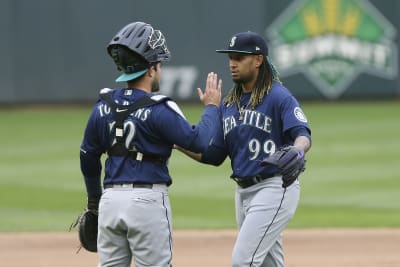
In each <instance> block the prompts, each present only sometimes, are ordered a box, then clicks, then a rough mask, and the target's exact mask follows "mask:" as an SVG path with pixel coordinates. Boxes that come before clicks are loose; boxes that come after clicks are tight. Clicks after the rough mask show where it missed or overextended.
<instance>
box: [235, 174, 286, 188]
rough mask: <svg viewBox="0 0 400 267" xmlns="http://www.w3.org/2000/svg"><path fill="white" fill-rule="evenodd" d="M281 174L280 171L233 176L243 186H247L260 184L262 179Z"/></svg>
mask: <svg viewBox="0 0 400 267" xmlns="http://www.w3.org/2000/svg"><path fill="white" fill-rule="evenodd" d="M277 175H279V173H271V174H269V173H268V174H258V175H256V176H251V177H244V178H240V177H231V178H232V179H233V180H234V181H235V182H236V183H237V184H238V185H239V186H240V187H241V188H247V187H250V186H252V185H255V184H258V183H259V182H261V181H264V180H265V179H268V178H271V177H274V176H277Z"/></svg>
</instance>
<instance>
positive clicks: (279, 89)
mask: <svg viewBox="0 0 400 267" xmlns="http://www.w3.org/2000/svg"><path fill="white" fill-rule="evenodd" d="M270 95H271V96H273V97H276V98H286V97H288V96H292V93H291V92H290V91H289V89H287V88H286V87H285V86H284V85H283V84H282V83H280V82H276V81H274V82H273V83H272V87H271V90H270Z"/></svg>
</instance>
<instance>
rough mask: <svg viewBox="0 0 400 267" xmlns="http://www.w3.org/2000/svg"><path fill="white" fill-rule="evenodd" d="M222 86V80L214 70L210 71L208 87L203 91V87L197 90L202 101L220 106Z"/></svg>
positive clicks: (205, 103)
mask: <svg viewBox="0 0 400 267" xmlns="http://www.w3.org/2000/svg"><path fill="white" fill-rule="evenodd" d="M221 88H222V80H221V79H219V80H218V75H217V74H216V73H214V72H210V73H208V76H207V81H206V88H205V90H204V93H203V91H202V90H201V88H197V92H198V93H199V98H200V101H201V102H202V103H203V104H204V105H205V106H206V105H210V104H211V105H216V106H219V104H220V102H221Z"/></svg>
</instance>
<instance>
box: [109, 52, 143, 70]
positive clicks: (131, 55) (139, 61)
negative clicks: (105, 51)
mask: <svg viewBox="0 0 400 267" xmlns="http://www.w3.org/2000/svg"><path fill="white" fill-rule="evenodd" d="M109 54H110V56H111V58H112V59H113V60H114V62H115V64H116V65H117V68H118V70H119V71H123V72H124V73H128V74H129V73H135V72H138V71H142V70H145V69H147V68H148V67H149V66H150V64H149V63H148V62H147V61H146V60H145V59H144V58H143V57H142V56H140V55H139V54H137V53H135V52H132V51H131V50H129V49H128V48H127V47H125V46H121V45H112V46H110V47H109Z"/></svg>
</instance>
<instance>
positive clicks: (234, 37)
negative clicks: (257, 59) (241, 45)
mask: <svg viewBox="0 0 400 267" xmlns="http://www.w3.org/2000/svg"><path fill="white" fill-rule="evenodd" d="M236 38H237V37H236V36H233V37H232V39H231V42H230V43H229V47H234V46H235V42H236Z"/></svg>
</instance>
